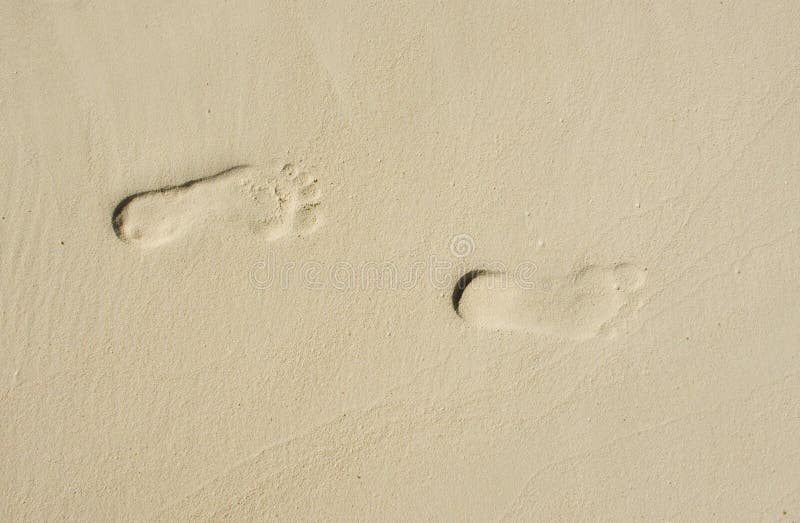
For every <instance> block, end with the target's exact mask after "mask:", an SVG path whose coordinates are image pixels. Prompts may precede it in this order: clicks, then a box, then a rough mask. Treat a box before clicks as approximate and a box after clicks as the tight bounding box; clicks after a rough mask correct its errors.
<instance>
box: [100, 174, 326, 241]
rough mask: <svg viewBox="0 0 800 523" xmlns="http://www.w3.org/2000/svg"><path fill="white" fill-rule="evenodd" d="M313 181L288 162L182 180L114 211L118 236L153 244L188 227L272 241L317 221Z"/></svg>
mask: <svg viewBox="0 0 800 523" xmlns="http://www.w3.org/2000/svg"><path fill="white" fill-rule="evenodd" d="M319 204H320V202H319V194H318V187H317V180H316V179H315V178H312V177H311V176H309V175H308V174H306V173H303V172H300V171H299V170H298V169H297V168H296V167H295V166H294V165H293V164H286V165H284V166H283V168H282V169H281V170H280V171H279V172H275V173H270V172H268V171H266V170H264V169H260V168H255V167H250V166H238V167H233V168H232V169H228V170H226V171H223V172H221V173H218V174H215V175H213V176H209V177H207V178H199V179H197V180H192V181H190V182H187V183H185V184H183V185H178V186H171V187H164V188H161V189H156V190H154V191H147V192H142V193H138V194H134V195H132V196H129V197H127V198H125V199H124V200H122V201H121V202H120V203H119V205H117V207H116V209H114V213H113V215H112V224H113V227H114V232H115V233H116V234H117V237H118V238H119V239H120V240H122V241H124V242H128V243H131V244H134V245H137V246H140V247H145V248H147V247H157V246H160V245H163V244H166V243H169V242H171V241H173V240H175V239H177V238H179V237H181V236H184V235H186V234H189V233H190V232H191V231H207V230H209V229H214V228H217V229H226V228H227V229H239V230H249V231H250V232H252V233H253V234H258V235H261V236H264V237H265V238H267V239H270V240H275V239H278V238H281V237H283V236H286V235H289V234H297V235H300V236H305V235H308V234H310V233H311V232H313V231H314V230H315V229H316V228H317V226H318V225H319V224H320V216H319V213H318V206H319Z"/></svg>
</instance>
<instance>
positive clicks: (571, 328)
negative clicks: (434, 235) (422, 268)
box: [453, 263, 645, 340]
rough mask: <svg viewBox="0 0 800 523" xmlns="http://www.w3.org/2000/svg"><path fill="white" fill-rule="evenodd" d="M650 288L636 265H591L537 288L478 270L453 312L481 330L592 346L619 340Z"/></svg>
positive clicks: (461, 285) (461, 288)
mask: <svg viewBox="0 0 800 523" xmlns="http://www.w3.org/2000/svg"><path fill="white" fill-rule="evenodd" d="M644 282H645V272H644V271H643V270H642V269H640V268H638V267H636V266H635V265H632V264H630V263H620V264H616V265H613V266H608V267H604V266H597V265H590V266H588V267H584V268H582V269H580V270H578V271H575V272H573V273H571V274H569V275H567V276H566V277H564V278H560V279H557V280H551V281H546V282H542V283H541V284H539V285H537V286H531V288H523V287H522V286H520V285H519V284H516V283H515V282H513V281H510V280H509V278H508V277H507V275H505V274H502V273H496V272H490V271H481V270H476V271H471V272H468V273H467V274H465V275H464V276H462V277H461V279H460V280H459V281H458V283H457V284H456V288H455V290H454V291H453V308H454V309H455V311H456V313H458V315H459V316H461V318H463V319H464V320H465V321H466V322H468V323H470V324H472V325H475V326H476V327H479V328H484V329H495V330H513V331H527V332H535V333H539V334H546V335H551V336H556V337H560V338H565V339H571V340H588V339H590V338H594V337H597V336H599V335H603V334H605V335H606V336H611V335H613V334H614V332H615V330H616V327H618V326H619V325H620V323H622V322H624V321H625V319H626V318H627V317H629V315H630V313H632V312H635V310H637V309H638V308H639V307H640V306H641V305H640V301H639V299H638V292H637V291H639V289H641V287H642V286H643V285H644Z"/></svg>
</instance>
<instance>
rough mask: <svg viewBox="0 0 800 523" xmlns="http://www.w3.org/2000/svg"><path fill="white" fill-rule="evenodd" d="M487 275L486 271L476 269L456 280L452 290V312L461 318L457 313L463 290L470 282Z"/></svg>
mask: <svg viewBox="0 0 800 523" xmlns="http://www.w3.org/2000/svg"><path fill="white" fill-rule="evenodd" d="M487 273H488V271H486V270H483V269H476V270H472V271H469V272H468V273H466V274H465V275H463V276H462V277H460V278H459V279H458V281H457V282H456V286H455V287H454V288H453V296H452V300H453V310H454V311H456V314H458V315H459V316H461V313H459V312H458V306H459V304H460V303H461V297H462V296H463V295H464V290H465V289H466V288H467V285H469V284H470V283H471V282H472V280H474V279H475V278H477V277H478V276H481V275H482V274H487Z"/></svg>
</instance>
